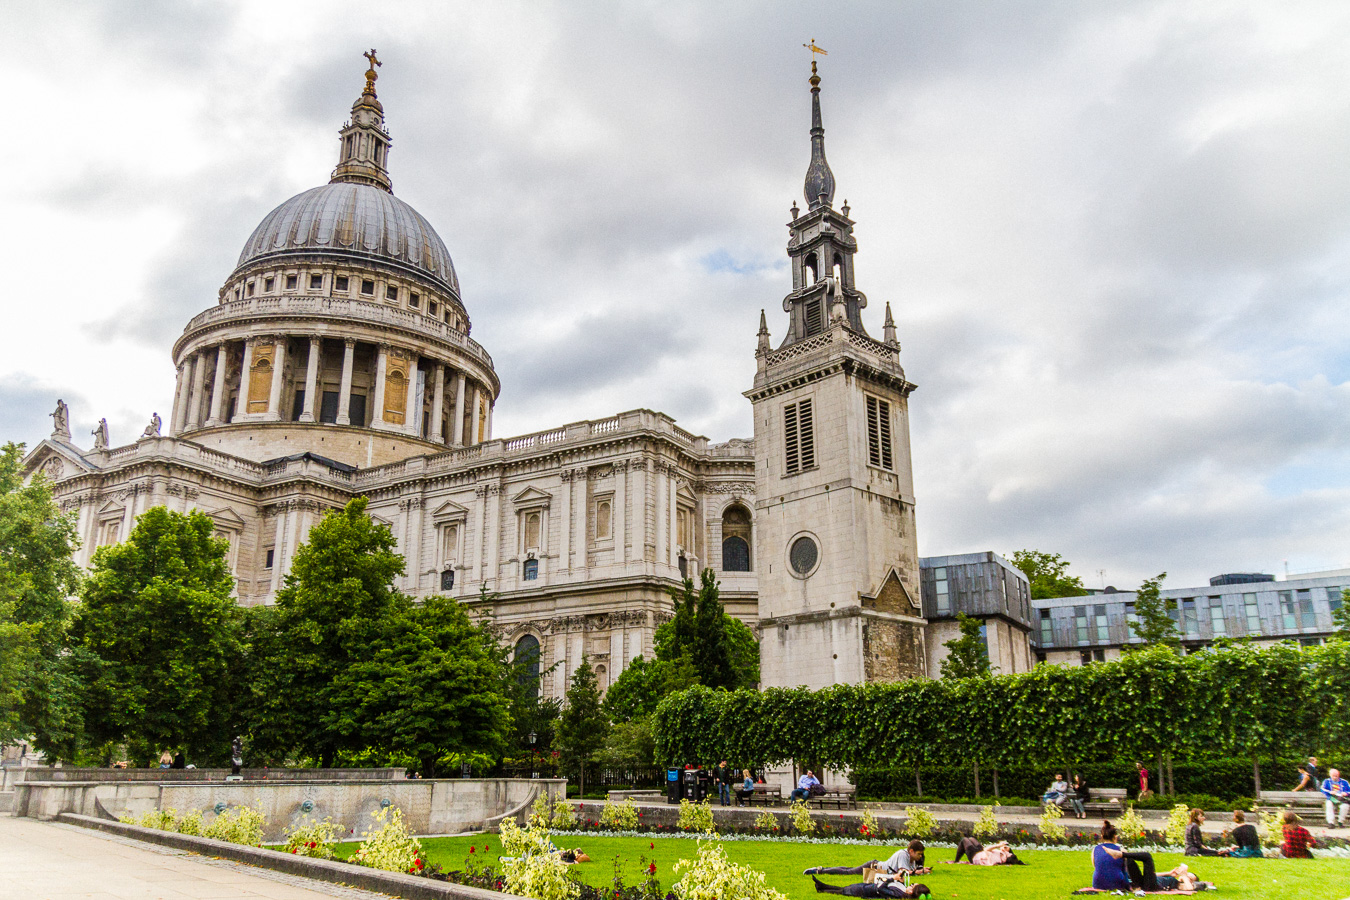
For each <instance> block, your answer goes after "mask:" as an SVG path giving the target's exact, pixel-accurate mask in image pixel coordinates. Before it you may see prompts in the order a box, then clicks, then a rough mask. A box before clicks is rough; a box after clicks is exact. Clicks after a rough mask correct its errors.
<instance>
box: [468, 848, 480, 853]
mask: <svg viewBox="0 0 1350 900" xmlns="http://www.w3.org/2000/svg"><path fill="white" fill-rule="evenodd" d="M477 849H478V848H477V847H470V848H469V852H470V853H472V852H474V851H475V850H477Z"/></svg>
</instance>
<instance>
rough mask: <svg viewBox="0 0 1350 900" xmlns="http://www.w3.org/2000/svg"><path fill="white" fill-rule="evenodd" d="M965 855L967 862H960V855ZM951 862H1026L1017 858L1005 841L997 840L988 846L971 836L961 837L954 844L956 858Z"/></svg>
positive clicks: (1002, 864) (980, 864) (963, 863)
mask: <svg viewBox="0 0 1350 900" xmlns="http://www.w3.org/2000/svg"><path fill="white" fill-rule="evenodd" d="M962 856H965V857H966V858H967V860H968V861H967V862H962V860H961V857H962ZM952 863H961V865H967V866H1025V865H1026V863H1024V862H1022V861H1021V860H1020V859H1018V858H1017V854H1016V853H1014V852H1013V850H1012V847H1011V846H1010V845H1009V844H1008V842H1007V841H999V842H998V843H997V844H990V845H989V846H988V847H986V846H984V845H983V844H981V843H980V842H979V841H977V840H976V839H975V838H973V837H963V838H961V842H960V843H959V844H957V845H956V859H954V860H952Z"/></svg>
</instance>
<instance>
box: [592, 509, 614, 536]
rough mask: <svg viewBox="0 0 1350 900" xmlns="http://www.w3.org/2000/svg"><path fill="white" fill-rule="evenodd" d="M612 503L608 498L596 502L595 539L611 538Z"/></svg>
mask: <svg viewBox="0 0 1350 900" xmlns="http://www.w3.org/2000/svg"><path fill="white" fill-rule="evenodd" d="M610 509H611V504H610V502H609V501H608V500H600V501H598V502H597V503H596V504H595V539H596V540H597V541H604V540H608V539H609V536H610V534H609V525H610V515H611V512H610Z"/></svg>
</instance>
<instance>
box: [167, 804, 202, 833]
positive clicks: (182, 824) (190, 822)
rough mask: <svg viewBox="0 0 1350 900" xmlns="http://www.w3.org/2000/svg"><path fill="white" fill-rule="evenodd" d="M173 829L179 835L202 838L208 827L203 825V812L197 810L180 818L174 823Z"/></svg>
mask: <svg viewBox="0 0 1350 900" xmlns="http://www.w3.org/2000/svg"><path fill="white" fill-rule="evenodd" d="M173 827H174V829H175V830H176V831H177V832H178V833H179V834H190V835H194V836H196V837H201V836H202V832H203V831H204V830H205V828H206V826H205V825H203V824H202V814H201V811H200V810H196V809H194V810H193V811H192V812H190V813H188V814H187V815H185V816H181V817H179V819H178V820H177V821H176V822H174V823H173Z"/></svg>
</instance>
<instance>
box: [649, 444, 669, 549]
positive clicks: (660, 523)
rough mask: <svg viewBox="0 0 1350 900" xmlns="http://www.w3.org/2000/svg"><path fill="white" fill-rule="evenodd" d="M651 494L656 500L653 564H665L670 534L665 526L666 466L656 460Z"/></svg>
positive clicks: (667, 497)
mask: <svg viewBox="0 0 1350 900" xmlns="http://www.w3.org/2000/svg"><path fill="white" fill-rule="evenodd" d="M652 467H653V473H652V487H653V491H652V493H653V494H654V495H655V498H656V555H655V562H656V563H658V564H662V563H665V562H667V561H668V560H669V558H670V554H669V552H668V551H667V549H666V547H667V541H666V538H667V536H668V535H669V534H670V532H669V530H668V529H667V525H668V524H669V522H670V503H669V500H670V491H668V490H666V464H665V463H664V462H662V461H661V460H659V459H658V460H656V461H655V462H654V463H653V464H652Z"/></svg>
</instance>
